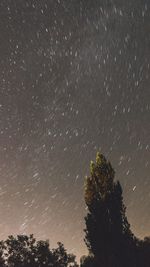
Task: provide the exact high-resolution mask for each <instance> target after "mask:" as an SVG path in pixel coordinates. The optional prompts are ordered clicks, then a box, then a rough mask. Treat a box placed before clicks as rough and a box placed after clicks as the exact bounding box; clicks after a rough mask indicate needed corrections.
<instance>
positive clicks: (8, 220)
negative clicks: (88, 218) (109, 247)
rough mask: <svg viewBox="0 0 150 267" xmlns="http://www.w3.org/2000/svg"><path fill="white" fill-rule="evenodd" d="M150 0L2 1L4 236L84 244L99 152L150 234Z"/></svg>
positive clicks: (130, 210) (0, 215)
mask: <svg viewBox="0 0 150 267" xmlns="http://www.w3.org/2000/svg"><path fill="white" fill-rule="evenodd" d="M149 141H150V1H149V0H131V1H127V0H99V1H98V0H41V1H40V0H26V1H24V0H14V1H13V0H1V1H0V238H1V239H3V238H4V239H5V238H7V236H8V235H9V234H21V233H27V234H29V233H34V234H35V236H36V237H37V238H41V239H44V240H45V239H50V244H51V246H52V247H53V246H55V245H56V242H57V241H62V242H63V243H64V245H65V247H66V248H67V249H68V251H72V252H73V253H75V254H76V255H77V256H78V257H79V256H81V255H83V254H85V253H86V248H85V245H84V241H83V238H84V232H83V228H84V215H85V214H86V210H85V204H84V198H83V182H84V176H85V175H86V174H89V162H90V160H92V159H94V158H95V154H96V152H97V151H101V152H102V153H104V154H105V156H106V157H107V158H108V159H110V161H111V162H112V165H113V167H114V168H115V170H116V178H117V179H119V180H120V181H121V184H122V186H123V190H124V191H123V192H124V200H125V203H126V206H127V215H128V219H129V222H130V223H131V225H132V229H133V231H134V233H135V234H136V235H137V236H139V237H144V236H145V235H150V209H149V207H150V181H149V173H150V162H149V158H150V147H149V143H150V142H149Z"/></svg>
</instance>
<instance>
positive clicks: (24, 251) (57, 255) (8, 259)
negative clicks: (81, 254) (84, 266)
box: [0, 235, 78, 267]
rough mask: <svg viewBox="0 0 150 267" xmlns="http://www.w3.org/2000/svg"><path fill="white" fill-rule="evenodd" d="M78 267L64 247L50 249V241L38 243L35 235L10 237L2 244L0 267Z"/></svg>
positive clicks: (72, 256) (0, 245)
mask: <svg viewBox="0 0 150 267" xmlns="http://www.w3.org/2000/svg"><path fill="white" fill-rule="evenodd" d="M48 266H50V267H78V265H77V263H76V260H75V256H74V255H73V254H68V253H67V251H66V249H65V248H64V245H63V244H62V243H60V242H59V243H58V247H57V248H55V249H52V250H51V249H50V247H49V242H48V241H41V240H40V241H36V239H35V238H34V236H33V235H30V236H26V235H18V236H17V237H14V236H9V237H8V239H7V240H6V241H1V242H0V267H48Z"/></svg>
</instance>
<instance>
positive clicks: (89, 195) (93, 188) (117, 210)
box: [85, 153, 135, 267]
mask: <svg viewBox="0 0 150 267" xmlns="http://www.w3.org/2000/svg"><path fill="white" fill-rule="evenodd" d="M90 173H91V176H90V177H86V180H85V202H86V205H87V208H88V214H87V216H86V217H85V223H86V229H85V242H86V245H87V247H88V249H89V253H90V254H91V255H93V256H94V260H95V261H96V262H97V266H99V267H100V266H102V267H121V266H130V264H132V267H133V266H135V265H134V260H132V259H133V258H134V257H133V253H134V242H133V240H134V237H133V235H132V233H131V231H130V225H129V223H128V221H127V218H126V215H125V210H126V209H125V206H124V204H123V197H122V188H121V185H120V183H119V182H118V181H117V182H116V181H115V180H114V176H115V172H114V170H113V168H112V166H111V164H110V162H108V161H107V160H106V158H105V157H104V156H103V155H102V154H100V153H97V156H96V163H94V162H91V164H90ZM131 254H132V255H131Z"/></svg>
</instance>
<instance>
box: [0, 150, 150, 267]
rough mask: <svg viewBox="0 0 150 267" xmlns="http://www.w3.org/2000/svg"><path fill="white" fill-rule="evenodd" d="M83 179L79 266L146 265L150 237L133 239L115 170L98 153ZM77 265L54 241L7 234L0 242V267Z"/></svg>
mask: <svg viewBox="0 0 150 267" xmlns="http://www.w3.org/2000/svg"><path fill="white" fill-rule="evenodd" d="M90 172H91V175H90V177H86V180H85V202H86V205H87V209H88V213H87V215H86V217H85V224H86V228H85V243H86V245H87V248H88V251H89V255H88V256H83V257H81V262H80V264H81V267H150V238H148V237H147V238H145V239H144V240H139V239H137V238H136V237H135V236H134V234H133V233H132V231H131V229H130V224H129V222H128V220H127V217H126V214H125V211H126V208H125V206H124V204H123V197H122V188H121V185H120V183H119V182H118V181H115V180H114V176H115V172H114V170H113V168H112V166H111V164H110V162H108V161H107V160H106V159H105V157H104V156H103V155H102V154H100V153H98V154H97V156H96V163H94V162H91V165H90ZM48 266H51V267H71V266H72V267H78V264H77V262H76V260H75V256H74V255H73V254H68V253H67V251H66V249H65V248H64V245H63V244H62V243H58V247H57V248H56V249H50V247H49V242H48V241H36V239H35V238H34V236H33V235H30V236H24V235H19V236H17V237H16V238H15V237H13V236H10V237H8V239H7V240H6V241H1V242H0V267H48Z"/></svg>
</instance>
